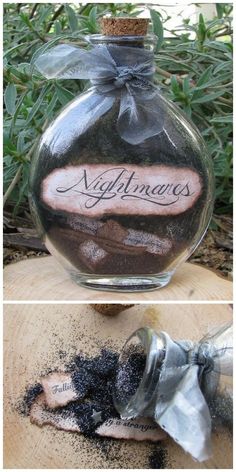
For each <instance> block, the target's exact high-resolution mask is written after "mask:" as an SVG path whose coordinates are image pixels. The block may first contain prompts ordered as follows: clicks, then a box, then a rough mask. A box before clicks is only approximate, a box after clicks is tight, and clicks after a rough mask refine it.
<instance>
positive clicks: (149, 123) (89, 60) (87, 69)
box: [35, 44, 164, 144]
mask: <svg viewBox="0 0 236 472" xmlns="http://www.w3.org/2000/svg"><path fill="white" fill-rule="evenodd" d="M35 65H36V66H37V68H38V70H39V71H40V72H41V73H42V74H43V75H44V76H45V77H46V78H48V79H51V78H59V79H89V80H90V81H91V83H92V85H93V86H94V87H95V91H94V93H96V94H98V96H99V97H100V102H99V103H100V107H99V115H100V116H102V115H103V114H104V113H106V112H107V111H108V110H109V109H111V108H112V106H113V105H114V103H115V101H116V99H117V98H118V99H119V100H120V109H119V114H118V118H117V130H118V133H119V135H120V136H121V137H122V139H124V140H125V141H127V142H128V143H130V144H139V143H141V142H143V141H144V140H145V139H148V138H150V137H152V136H155V135H157V134H159V133H160V132H161V131H162V130H163V123H164V118H163V110H162V107H161V106H160V104H159V100H158V97H159V93H158V90H157V88H156V87H155V86H154V84H153V83H152V82H151V79H152V76H153V74H154V72H155V67H154V65H153V53H152V52H150V51H148V50H146V49H142V48H135V47H126V46H115V45H109V46H105V45H97V46H94V47H93V48H92V49H91V50H89V51H87V50H84V49H80V48H78V47H74V46H70V45H67V44H62V45H58V46H56V47H54V48H52V49H50V50H49V51H47V52H45V53H44V54H42V55H41V56H39V57H38V58H37V60H36V61H35ZM104 96H105V97H106V100H104ZM99 103H98V104H99Z"/></svg>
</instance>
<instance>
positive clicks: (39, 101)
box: [26, 84, 51, 126]
mask: <svg viewBox="0 0 236 472" xmlns="http://www.w3.org/2000/svg"><path fill="white" fill-rule="evenodd" d="M49 87H51V84H47V85H45V86H44V87H43V88H42V90H41V92H40V95H39V97H38V99H37V100H36V102H35V103H34V105H33V106H32V108H31V110H30V112H29V114H28V117H27V120H26V126H28V124H29V123H30V122H31V121H32V119H33V118H34V116H35V115H36V113H37V111H38V110H39V108H40V107H41V105H42V104H43V100H44V97H45V95H46V93H47V92H48V89H49ZM42 112H43V109H42Z"/></svg>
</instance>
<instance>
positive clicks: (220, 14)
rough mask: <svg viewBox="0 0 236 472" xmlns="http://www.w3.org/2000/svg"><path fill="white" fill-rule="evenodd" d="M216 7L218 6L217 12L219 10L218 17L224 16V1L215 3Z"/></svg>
mask: <svg viewBox="0 0 236 472" xmlns="http://www.w3.org/2000/svg"><path fill="white" fill-rule="evenodd" d="M215 7H216V12H217V16H218V18H223V14H224V7H223V5H222V3H215Z"/></svg>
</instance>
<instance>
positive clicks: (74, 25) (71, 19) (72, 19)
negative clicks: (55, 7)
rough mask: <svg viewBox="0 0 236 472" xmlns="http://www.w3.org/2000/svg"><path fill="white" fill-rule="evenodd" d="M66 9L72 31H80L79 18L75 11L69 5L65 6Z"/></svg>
mask: <svg viewBox="0 0 236 472" xmlns="http://www.w3.org/2000/svg"><path fill="white" fill-rule="evenodd" d="M65 9H66V13H67V16H68V20H69V25H70V29H71V31H77V30H78V18H77V16H76V14H75V11H74V10H73V8H71V7H70V5H68V4H66V5H65Z"/></svg>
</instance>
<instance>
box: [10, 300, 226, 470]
mask: <svg viewBox="0 0 236 472" xmlns="http://www.w3.org/2000/svg"><path fill="white" fill-rule="evenodd" d="M231 320H232V310H231V307H230V306H229V305H228V304H223V305H220V304H215V305H214V304H205V305H204V304H201V305H197V304H184V305H181V304H179V305H167V304H164V305H162V304H160V305H148V306H146V305H136V306H134V307H132V308H129V309H128V310H125V311H123V312H122V313H120V314H119V315H117V316H116V317H106V316H103V315H101V314H99V313H97V312H96V311H95V310H94V309H93V308H92V307H91V306H89V305H82V304H70V305H65V304H64V305H62V304H61V305H60V304H56V305H53V304H50V305H47V304H37V305H32V304H18V305H14V304H11V305H5V306H4V468H7V469H8V468H14V469H15V468H16V469H19V468H20V469H28V468H31V469H55V468H57V469H82V468H85V469H101V468H104V469H110V468H117V469H118V468H120V469H133V468H135V469H146V468H149V467H150V465H149V464H150V463H149V460H150V455H151V454H153V452H154V451H158V450H159V451H160V447H161V448H162V452H161V451H160V455H161V454H162V455H164V456H166V461H165V463H164V466H165V468H171V469H215V468H219V469H227V468H232V439H231V436H230V434H229V433H228V432H227V431H226V430H221V431H218V432H217V433H213V435H212V442H213V457H212V458H211V459H210V460H208V461H206V462H203V463H198V462H196V461H193V460H192V458H191V457H190V456H189V455H188V454H186V453H184V452H183V450H182V449H181V448H180V447H179V446H178V445H177V444H175V443H174V441H173V440H171V439H170V438H168V439H167V440H164V441H161V443H159V444H158V445H154V444H153V443H149V442H146V441H144V442H136V441H127V440H108V441H107V442H105V443H103V447H101V445H100V447H99V443H96V441H91V440H89V439H87V438H85V437H84V436H83V435H81V434H79V433H70V432H66V431H60V430H56V429H55V428H54V427H52V426H43V427H42V428H40V427H38V426H36V425H35V424H32V423H30V420H29V417H23V416H21V415H19V413H18V412H17V411H16V408H15V406H16V404H17V403H18V401H19V399H21V398H22V396H23V394H24V391H25V387H26V385H32V384H34V383H35V382H36V381H37V380H39V379H40V377H41V375H42V373H43V372H45V371H46V370H47V369H48V368H52V369H53V370H54V369H58V370H60V369H62V367H63V365H64V364H66V363H67V362H68V361H69V360H70V359H71V357H72V356H73V355H75V353H78V352H84V353H85V354H86V355H89V356H93V355H96V354H98V353H99V352H100V348H101V347H104V346H106V345H108V346H109V348H110V349H114V350H116V351H117V352H119V350H120V349H121V347H122V346H123V344H124V342H125V340H126V339H127V337H128V336H129V335H130V334H131V333H132V332H133V331H134V330H136V329H138V328H140V327H141V326H151V327H153V328H154V329H156V330H165V331H167V332H168V333H169V334H170V335H171V336H172V337H174V338H175V339H184V338H185V339H186V338H189V339H192V340H196V341H197V340H199V339H200V338H201V337H202V336H203V335H204V334H205V333H207V332H208V331H209V330H211V329H215V328H216V327H219V326H220V325H221V324H224V323H226V322H229V321H231ZM59 353H60V355H59ZM63 355H64V357H63ZM163 448H164V450H165V453H164V454H163Z"/></svg>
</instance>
